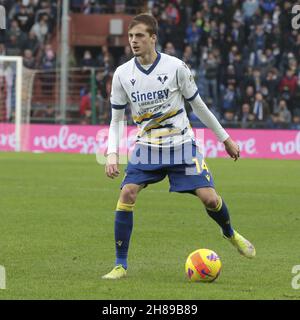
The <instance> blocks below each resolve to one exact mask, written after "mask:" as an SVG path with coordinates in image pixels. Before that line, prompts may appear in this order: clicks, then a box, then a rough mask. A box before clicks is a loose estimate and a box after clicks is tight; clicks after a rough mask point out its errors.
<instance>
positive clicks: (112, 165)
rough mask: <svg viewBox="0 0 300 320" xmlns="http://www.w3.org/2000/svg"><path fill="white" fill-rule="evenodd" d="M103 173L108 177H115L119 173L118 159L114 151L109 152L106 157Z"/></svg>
mask: <svg viewBox="0 0 300 320" xmlns="http://www.w3.org/2000/svg"><path fill="white" fill-rule="evenodd" d="M105 173H106V175H107V176H108V177H109V178H112V179H114V178H116V177H117V176H118V175H119V174H120V170H119V159H118V155H117V154H116V153H110V154H108V155H107V157H106V164H105Z"/></svg>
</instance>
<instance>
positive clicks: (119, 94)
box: [110, 70, 128, 110]
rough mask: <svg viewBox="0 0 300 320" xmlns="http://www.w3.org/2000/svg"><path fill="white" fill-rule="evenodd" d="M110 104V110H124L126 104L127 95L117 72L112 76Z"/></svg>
mask: <svg viewBox="0 0 300 320" xmlns="http://www.w3.org/2000/svg"><path fill="white" fill-rule="evenodd" d="M110 103H111V107H112V108H114V109H118V110H120V109H125V107H126V105H127V103H128V100H127V95H126V92H125V90H124V88H123V86H122V84H121V81H120V75H119V72H118V70H116V72H115V73H114V75H113V80H112V89H111V95H110Z"/></svg>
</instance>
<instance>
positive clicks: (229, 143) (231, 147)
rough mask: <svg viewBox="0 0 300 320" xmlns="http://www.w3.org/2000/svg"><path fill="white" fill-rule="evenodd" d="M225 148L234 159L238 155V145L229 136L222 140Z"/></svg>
mask: <svg viewBox="0 0 300 320" xmlns="http://www.w3.org/2000/svg"><path fill="white" fill-rule="evenodd" d="M224 145H225V149H226V151H227V153H228V154H229V155H230V157H231V158H233V159H234V161H236V160H237V159H238V158H239V157H240V147H239V146H238V144H237V143H235V142H234V141H233V140H232V139H231V138H228V139H227V140H225V141H224Z"/></svg>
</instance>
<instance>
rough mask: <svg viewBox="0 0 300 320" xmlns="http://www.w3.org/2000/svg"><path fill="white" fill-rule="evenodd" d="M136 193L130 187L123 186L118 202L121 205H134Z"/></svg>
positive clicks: (134, 189)
mask: <svg viewBox="0 0 300 320" xmlns="http://www.w3.org/2000/svg"><path fill="white" fill-rule="evenodd" d="M137 193H138V191H137V190H136V188H134V187H132V186H128V185H125V186H124V187H123V189H122V192H121V195H120V201H121V202H123V203H130V204H133V203H135V200H136V197H137Z"/></svg>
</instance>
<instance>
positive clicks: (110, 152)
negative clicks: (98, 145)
mask: <svg viewBox="0 0 300 320" xmlns="http://www.w3.org/2000/svg"><path fill="white" fill-rule="evenodd" d="M110 102H111V108H112V109H111V122H110V126H109V133H108V147H107V157H106V164H105V173H106V175H107V176H108V177H109V178H112V179H113V178H115V177H117V176H118V175H119V174H120V170H119V143H120V139H121V137H122V134H123V128H124V115H125V108H126V105H127V96H126V92H125V91H124V89H123V87H122V84H121V81H120V78H119V73H118V70H117V71H116V72H115V73H114V76H113V81H112V91H111V97H110Z"/></svg>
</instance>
